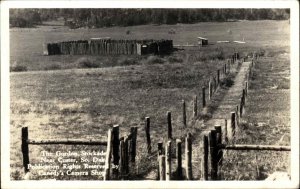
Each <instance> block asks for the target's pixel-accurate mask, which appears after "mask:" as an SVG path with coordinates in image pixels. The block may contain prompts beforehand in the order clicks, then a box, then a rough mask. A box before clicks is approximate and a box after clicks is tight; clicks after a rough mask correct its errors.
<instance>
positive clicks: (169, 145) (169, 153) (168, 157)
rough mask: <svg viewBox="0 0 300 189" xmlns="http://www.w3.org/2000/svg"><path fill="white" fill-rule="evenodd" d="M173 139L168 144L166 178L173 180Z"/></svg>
mask: <svg viewBox="0 0 300 189" xmlns="http://www.w3.org/2000/svg"><path fill="white" fill-rule="evenodd" d="M171 165H172V164H171V141H170V140H169V141H168V142H167V144H166V180H171V173H172V172H171V171H172V170H171Z"/></svg>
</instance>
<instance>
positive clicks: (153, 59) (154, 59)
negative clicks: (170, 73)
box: [145, 56, 165, 64]
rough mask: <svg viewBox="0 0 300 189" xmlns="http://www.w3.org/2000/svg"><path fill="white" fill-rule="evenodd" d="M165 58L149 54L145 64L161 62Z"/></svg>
mask: <svg viewBox="0 0 300 189" xmlns="http://www.w3.org/2000/svg"><path fill="white" fill-rule="evenodd" d="M164 62H165V60H164V59H163V58H160V57H158V56H149V57H148V58H147V59H146V60H145V63H146V64H162V63H164Z"/></svg>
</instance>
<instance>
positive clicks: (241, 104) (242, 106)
mask: <svg viewBox="0 0 300 189" xmlns="http://www.w3.org/2000/svg"><path fill="white" fill-rule="evenodd" d="M243 108H244V98H243V96H242V97H241V102H240V117H243V113H244V112H243Z"/></svg>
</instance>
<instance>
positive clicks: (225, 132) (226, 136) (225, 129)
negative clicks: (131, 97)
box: [224, 119, 228, 144]
mask: <svg viewBox="0 0 300 189" xmlns="http://www.w3.org/2000/svg"><path fill="white" fill-rule="evenodd" d="M224 141H225V143H226V144H227V143H228V131H227V119H225V127H224Z"/></svg>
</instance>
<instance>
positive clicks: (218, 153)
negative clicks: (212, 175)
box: [215, 125, 223, 180]
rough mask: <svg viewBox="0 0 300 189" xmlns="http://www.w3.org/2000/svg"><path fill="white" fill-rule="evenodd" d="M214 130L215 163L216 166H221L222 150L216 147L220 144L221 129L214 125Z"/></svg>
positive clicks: (219, 177)
mask: <svg viewBox="0 0 300 189" xmlns="http://www.w3.org/2000/svg"><path fill="white" fill-rule="evenodd" d="M215 130H216V142H217V145H216V151H217V152H216V153H217V155H216V157H217V159H216V161H217V166H222V163H223V151H222V149H220V148H219V147H218V146H219V145H221V144H222V127H221V126H220V125H216V126H215ZM217 178H218V180H220V179H221V175H220V172H218V177H217Z"/></svg>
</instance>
